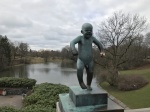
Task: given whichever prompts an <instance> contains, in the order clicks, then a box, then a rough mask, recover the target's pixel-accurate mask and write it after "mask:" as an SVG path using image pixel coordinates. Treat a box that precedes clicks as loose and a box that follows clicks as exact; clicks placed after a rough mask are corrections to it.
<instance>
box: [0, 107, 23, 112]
mask: <svg viewBox="0 0 150 112" xmlns="http://www.w3.org/2000/svg"><path fill="white" fill-rule="evenodd" d="M0 112H20V111H19V110H18V109H15V108H13V107H0Z"/></svg>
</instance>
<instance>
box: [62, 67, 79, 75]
mask: <svg viewBox="0 0 150 112" xmlns="http://www.w3.org/2000/svg"><path fill="white" fill-rule="evenodd" d="M74 73H75V74H76V73H77V71H75V70H72V69H71V70H70V69H69V70H63V69H62V70H61V74H62V75H64V76H69V75H73V74H74Z"/></svg>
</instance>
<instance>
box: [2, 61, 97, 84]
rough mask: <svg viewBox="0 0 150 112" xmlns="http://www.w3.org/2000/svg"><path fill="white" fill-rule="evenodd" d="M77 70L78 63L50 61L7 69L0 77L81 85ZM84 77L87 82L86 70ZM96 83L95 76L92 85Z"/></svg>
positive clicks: (38, 82)
mask: <svg viewBox="0 0 150 112" xmlns="http://www.w3.org/2000/svg"><path fill="white" fill-rule="evenodd" d="M76 72H77V70H76V63H64V62H57V63H52V62H50V63H40V64H29V65H22V66H17V67H13V68H11V69H9V70H7V71H3V72H0V77H26V78H32V79H36V81H37V84H40V83H44V82H49V83H55V84H59V83H60V84H64V85H67V86H79V84H78V80H77V74H76ZM83 77H84V82H85V83H86V72H85V71H84V76H83ZM96 85H97V84H96V79H95V78H93V81H92V86H96Z"/></svg>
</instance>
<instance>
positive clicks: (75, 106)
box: [59, 86, 124, 112]
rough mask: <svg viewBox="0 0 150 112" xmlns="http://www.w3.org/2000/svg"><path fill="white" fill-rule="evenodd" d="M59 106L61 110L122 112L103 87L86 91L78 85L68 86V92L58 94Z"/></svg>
mask: <svg viewBox="0 0 150 112" xmlns="http://www.w3.org/2000/svg"><path fill="white" fill-rule="evenodd" d="M59 107H60V110H61V112H124V109H123V108H122V107H121V106H119V105H118V104H116V103H115V102H114V101H112V100H111V99H110V98H108V95H107V92H106V91H104V90H103V89H101V88H93V90H92V91H87V90H83V89H81V88H80V87H78V86H73V87H70V90H69V94H68V93H66V94H59Z"/></svg>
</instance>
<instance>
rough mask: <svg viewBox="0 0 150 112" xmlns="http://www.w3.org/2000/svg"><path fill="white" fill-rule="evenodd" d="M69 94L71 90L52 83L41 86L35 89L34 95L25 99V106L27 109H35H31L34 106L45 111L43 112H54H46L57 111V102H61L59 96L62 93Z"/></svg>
mask: <svg viewBox="0 0 150 112" xmlns="http://www.w3.org/2000/svg"><path fill="white" fill-rule="evenodd" d="M68 92H69V88H68V87H67V86H64V85H61V84H51V83H43V84H39V85H36V86H35V87H34V88H33V93H32V94H31V95H30V96H27V97H25V99H24V101H23V104H24V106H25V108H31V109H33V108H32V107H31V106H33V107H37V108H39V109H43V110H41V112H53V111H46V110H55V111H56V109H55V108H56V102H57V101H58V100H59V97H58V95H59V94H61V93H68ZM37 108H35V109H37ZM27 110H29V109H27ZM27 112H28V111H27ZM29 112H30V111H29ZM31 112H32V111H31ZM33 112H37V111H36V110H34V111H33Z"/></svg>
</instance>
